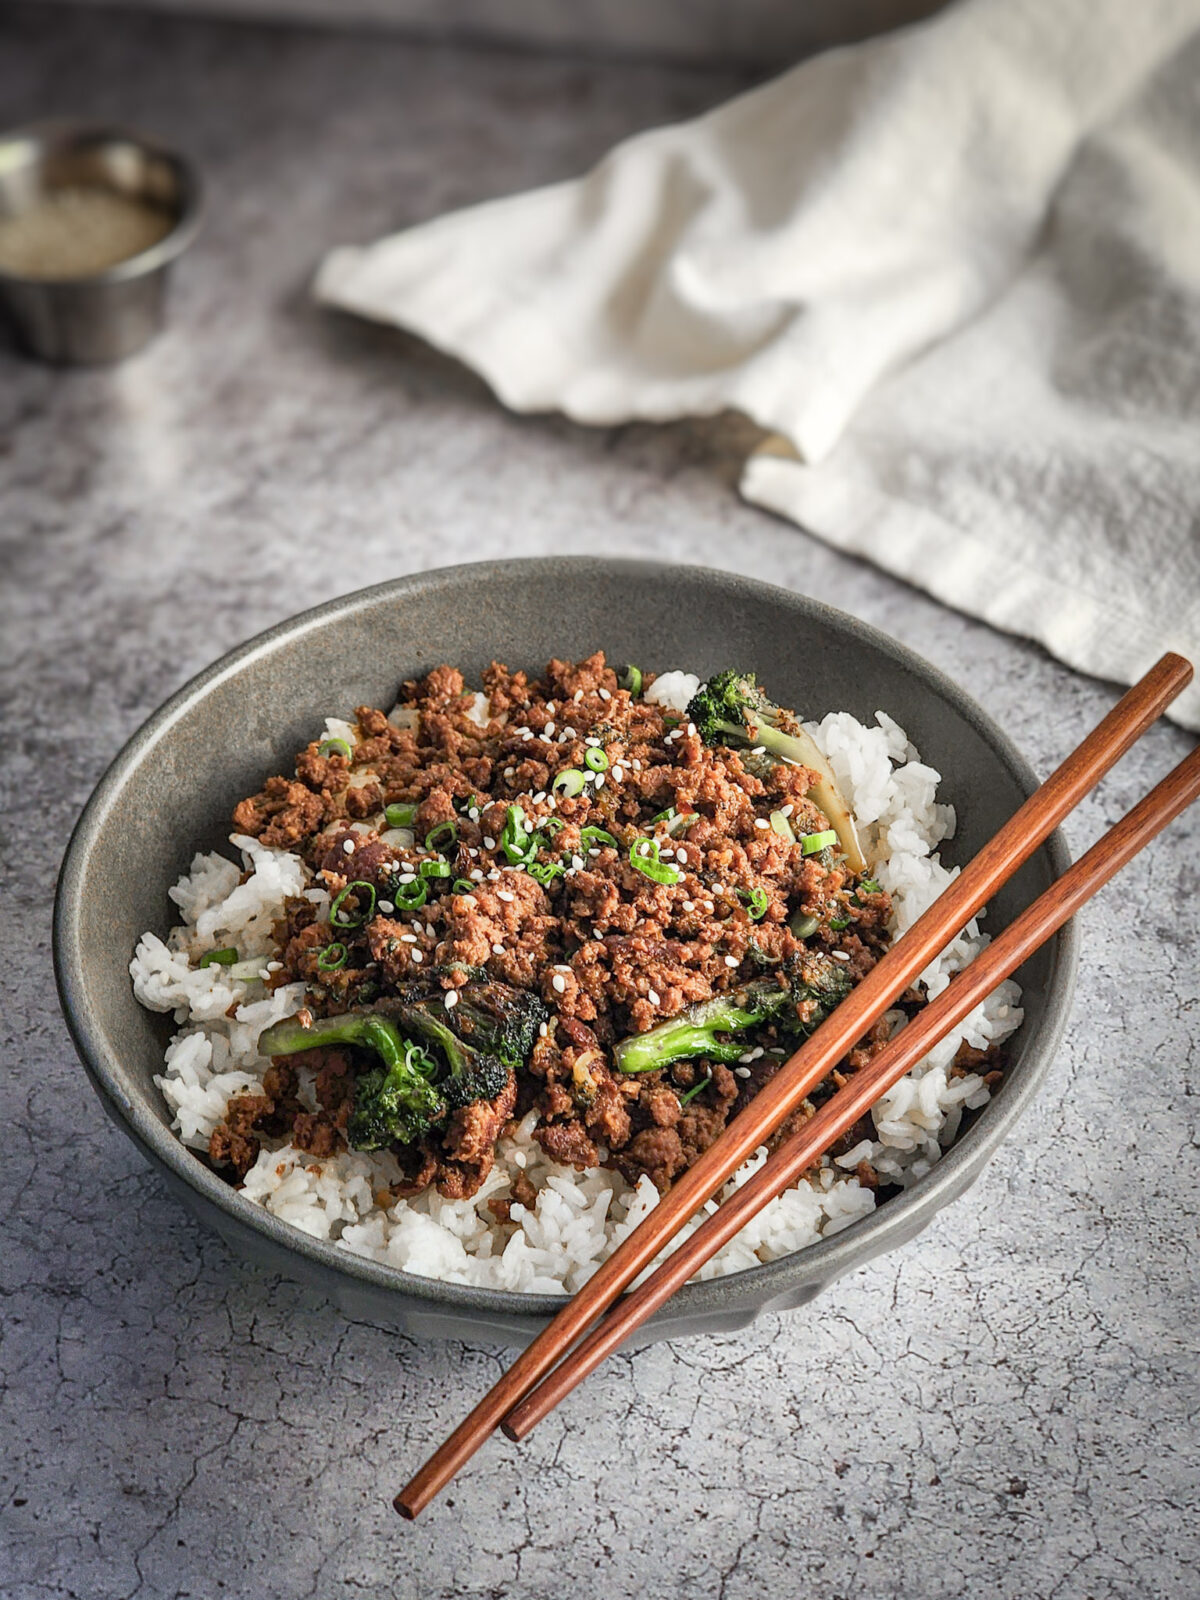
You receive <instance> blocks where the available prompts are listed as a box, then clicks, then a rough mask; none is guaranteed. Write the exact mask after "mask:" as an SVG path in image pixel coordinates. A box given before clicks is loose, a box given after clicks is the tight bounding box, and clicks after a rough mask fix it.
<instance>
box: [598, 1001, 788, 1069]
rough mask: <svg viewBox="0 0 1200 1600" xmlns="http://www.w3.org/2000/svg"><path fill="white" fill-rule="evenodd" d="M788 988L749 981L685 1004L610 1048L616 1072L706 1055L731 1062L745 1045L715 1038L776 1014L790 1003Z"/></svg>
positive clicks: (657, 1065)
mask: <svg viewBox="0 0 1200 1600" xmlns="http://www.w3.org/2000/svg"><path fill="white" fill-rule="evenodd" d="M791 998H792V996H791V992H790V990H788V989H782V988H780V987H779V985H778V984H776V983H774V982H766V981H764V982H763V983H758V984H750V985H749V986H748V987H747V988H745V989H742V990H740V991H739V992H738V993H737V994H732V995H718V996H717V998H716V999H714V1000H706V1001H704V1002H703V1003H702V1004H700V1005H695V1006H689V1007H688V1008H687V1010H686V1011H681V1012H680V1013H679V1015H678V1016H677V1017H671V1018H669V1020H668V1021H666V1022H660V1023H659V1025H658V1027H657V1028H651V1029H650V1031H649V1033H635V1034H631V1035H630V1037H629V1038H628V1039H622V1040H621V1042H620V1044H619V1045H617V1047H616V1048H615V1050H614V1051H613V1059H614V1061H615V1062H616V1065H617V1069H618V1071H620V1072H630V1073H632V1072H656V1071H657V1070H658V1069H659V1068H660V1067H667V1066H670V1064H671V1063H672V1062H673V1061H687V1060H690V1059H692V1058H693V1057H695V1056H707V1057H708V1058H709V1059H710V1060H711V1061H725V1062H730V1061H736V1060H738V1058H739V1057H740V1056H742V1055H743V1054H744V1053H745V1049H746V1046H745V1044H744V1043H743V1044H738V1043H737V1042H736V1041H734V1040H731V1039H718V1038H717V1037H716V1036H717V1034H718V1033H740V1032H743V1031H744V1030H745V1029H746V1028H753V1027H755V1026H756V1025H757V1024H758V1023H760V1022H766V1021H768V1020H769V1019H770V1018H771V1017H774V1016H776V1015H778V1013H779V1012H780V1011H782V1010H783V1009H784V1007H785V1006H786V1005H788V1003H789V1002H790V1001H791Z"/></svg>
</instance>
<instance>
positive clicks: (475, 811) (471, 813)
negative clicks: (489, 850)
mask: <svg viewBox="0 0 1200 1600" xmlns="http://www.w3.org/2000/svg"><path fill="white" fill-rule="evenodd" d="M467 815H468V817H470V819H471V821H472V822H478V821H479V807H478V806H471V807H470V808H469V810H468V811H467ZM471 854H472V855H473V856H477V855H478V854H479V851H478V850H472V851H471Z"/></svg>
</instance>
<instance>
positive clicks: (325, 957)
mask: <svg viewBox="0 0 1200 1600" xmlns="http://www.w3.org/2000/svg"><path fill="white" fill-rule="evenodd" d="M349 954H350V952H349V951H348V950H347V949H346V946H345V945H344V944H341V943H335V944H327V945H326V946H325V948H324V950H322V951H321V954H320V955H319V956H318V957H317V967H318V969H319V970H320V971H321V972H337V971H338V970H339V969H340V968H341V967H344V966H345V965H346V957H347V956H348V955H349Z"/></svg>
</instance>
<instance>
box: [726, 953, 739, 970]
mask: <svg viewBox="0 0 1200 1600" xmlns="http://www.w3.org/2000/svg"><path fill="white" fill-rule="evenodd" d="M740 964H741V963H740V962H739V961H738V958H737V957H736V956H726V957H725V965H726V966H727V967H736V966H740Z"/></svg>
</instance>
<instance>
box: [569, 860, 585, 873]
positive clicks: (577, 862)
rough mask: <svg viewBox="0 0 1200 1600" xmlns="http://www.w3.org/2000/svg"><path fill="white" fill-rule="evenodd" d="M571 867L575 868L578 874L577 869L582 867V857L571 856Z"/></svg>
mask: <svg viewBox="0 0 1200 1600" xmlns="http://www.w3.org/2000/svg"><path fill="white" fill-rule="evenodd" d="M571 865H572V866H573V867H574V868H575V870H576V872H578V871H579V869H580V868H581V867H582V866H583V857H582V856H572V857H571Z"/></svg>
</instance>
